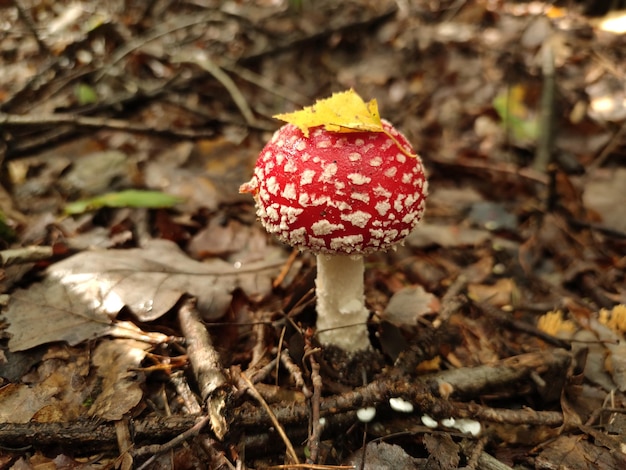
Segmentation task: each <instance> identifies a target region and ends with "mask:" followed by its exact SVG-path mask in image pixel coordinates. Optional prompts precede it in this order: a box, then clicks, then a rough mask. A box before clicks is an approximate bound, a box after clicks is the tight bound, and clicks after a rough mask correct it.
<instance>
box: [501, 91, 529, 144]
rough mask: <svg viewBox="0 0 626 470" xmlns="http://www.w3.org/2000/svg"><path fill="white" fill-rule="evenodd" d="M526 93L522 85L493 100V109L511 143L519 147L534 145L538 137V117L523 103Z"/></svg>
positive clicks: (502, 93)
mask: <svg viewBox="0 0 626 470" xmlns="http://www.w3.org/2000/svg"><path fill="white" fill-rule="evenodd" d="M526 93H527V90H526V88H524V87H523V86H522V85H514V86H512V87H511V88H510V89H508V90H504V91H502V92H500V93H499V94H498V95H497V96H496V97H495V98H494V99H493V107H494V108H495V110H496V112H497V113H498V115H499V116H500V119H501V120H502V124H503V125H504V127H505V129H506V130H507V132H508V133H509V134H510V136H511V137H512V138H513V141H514V142H515V143H517V144H519V145H527V144H530V143H534V142H536V140H537V137H538V135H539V119H538V116H537V114H536V113H535V112H534V111H533V110H531V109H529V108H528V107H527V106H526V104H525V103H524V97H525V95H526Z"/></svg>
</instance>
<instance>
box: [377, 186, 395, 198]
mask: <svg viewBox="0 0 626 470" xmlns="http://www.w3.org/2000/svg"><path fill="white" fill-rule="evenodd" d="M374 194H375V195H376V196H378V197H382V198H385V199H389V198H390V197H391V193H390V192H389V191H387V190H386V189H385V188H383V187H382V186H381V185H380V184H379V185H378V186H376V187H375V188H374Z"/></svg>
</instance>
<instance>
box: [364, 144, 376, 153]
mask: <svg viewBox="0 0 626 470" xmlns="http://www.w3.org/2000/svg"><path fill="white" fill-rule="evenodd" d="M374 147H375V145H374V144H371V143H370V144H367V145H364V146H363V153H367V152H369V151H370V150H372V149H373V148H374Z"/></svg>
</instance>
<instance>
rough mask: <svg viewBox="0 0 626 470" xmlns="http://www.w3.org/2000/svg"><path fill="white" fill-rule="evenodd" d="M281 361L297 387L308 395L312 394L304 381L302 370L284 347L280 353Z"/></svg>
mask: <svg viewBox="0 0 626 470" xmlns="http://www.w3.org/2000/svg"><path fill="white" fill-rule="evenodd" d="M280 362H281V364H282V365H283V366H284V367H285V369H287V372H289V375H290V376H291V378H292V379H293V381H294V382H295V384H296V387H298V388H301V389H302V392H303V393H304V394H305V395H306V396H307V397H308V396H310V395H311V392H310V391H309V390H308V388H307V386H306V384H305V383H304V379H303V378H302V370H301V369H300V367H299V366H298V364H296V363H295V362H293V361H292V360H291V356H290V355H289V350H288V349H283V350H282V351H281V353H280Z"/></svg>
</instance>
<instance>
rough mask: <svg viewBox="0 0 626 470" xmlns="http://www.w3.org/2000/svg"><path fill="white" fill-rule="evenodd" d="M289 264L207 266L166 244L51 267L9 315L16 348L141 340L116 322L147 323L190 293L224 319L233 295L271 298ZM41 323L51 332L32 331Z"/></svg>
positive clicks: (16, 299) (98, 253)
mask: <svg viewBox="0 0 626 470" xmlns="http://www.w3.org/2000/svg"><path fill="white" fill-rule="evenodd" d="M282 262H283V260H282V259H276V260H264V261H262V262H258V263H251V264H249V265H246V266H242V267H241V268H237V267H235V266H233V265H231V264H229V263H227V262H225V261H222V260H217V259H214V260H210V261H208V262H204V263H200V262H197V261H194V260H192V259H190V258H189V257H187V255H185V254H184V253H183V252H182V251H181V250H180V249H179V248H178V246H177V245H176V244H174V243H172V242H169V241H166V240H153V241H151V242H150V243H148V244H146V246H145V247H143V248H133V249H129V250H94V251H86V252H83V253H79V254H77V255H75V256H72V257H70V258H67V259H65V260H63V261H61V262H59V263H56V264H53V265H52V266H50V268H49V269H48V271H47V277H46V279H45V280H44V282H42V283H38V284H34V285H32V286H30V287H29V288H28V289H23V290H18V291H16V292H15V293H14V294H13V295H12V298H11V301H10V304H9V307H8V309H7V312H6V314H5V316H6V319H7V321H8V323H10V326H9V328H8V332H9V333H10V334H11V336H12V337H11V339H10V341H9V347H10V348H11V350H13V351H21V350H25V349H29V348H32V347H34V346H37V345H40V344H44V343H48V342H52V341H67V342H68V343H70V344H77V343H79V342H81V341H84V340H86V339H90V338H95V337H99V336H104V335H109V334H111V335H116V336H125V337H136V334H137V332H136V331H134V332H133V331H131V330H129V329H128V328H123V329H122V330H120V328H119V324H118V323H115V322H114V319H115V317H116V315H117V314H118V313H119V311H120V310H121V309H122V308H123V307H128V308H129V309H130V310H131V311H132V313H133V314H134V315H135V316H136V317H137V318H138V319H139V320H141V321H144V322H145V321H152V320H155V319H157V318H159V317H160V316H161V315H163V314H164V313H166V312H167V311H168V310H170V309H171V308H172V307H173V306H174V305H175V304H176V302H178V300H179V299H180V297H181V295H183V294H185V293H189V294H191V295H194V296H196V297H197V298H198V308H199V310H200V311H201V312H202V314H203V316H204V318H205V319H215V318H219V317H220V316H221V315H223V313H224V311H225V309H226V308H227V307H228V305H229V303H230V301H231V293H232V291H233V290H234V289H236V288H241V289H243V290H244V291H245V292H246V293H248V294H261V295H264V294H266V293H267V292H269V291H270V289H271V280H272V279H271V278H272V276H273V275H275V274H276V273H277V272H278V270H279V268H280V266H281V265H282ZM41 324H45V325H46V328H36V327H34V326H33V325H41ZM126 333H128V334H126Z"/></svg>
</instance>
